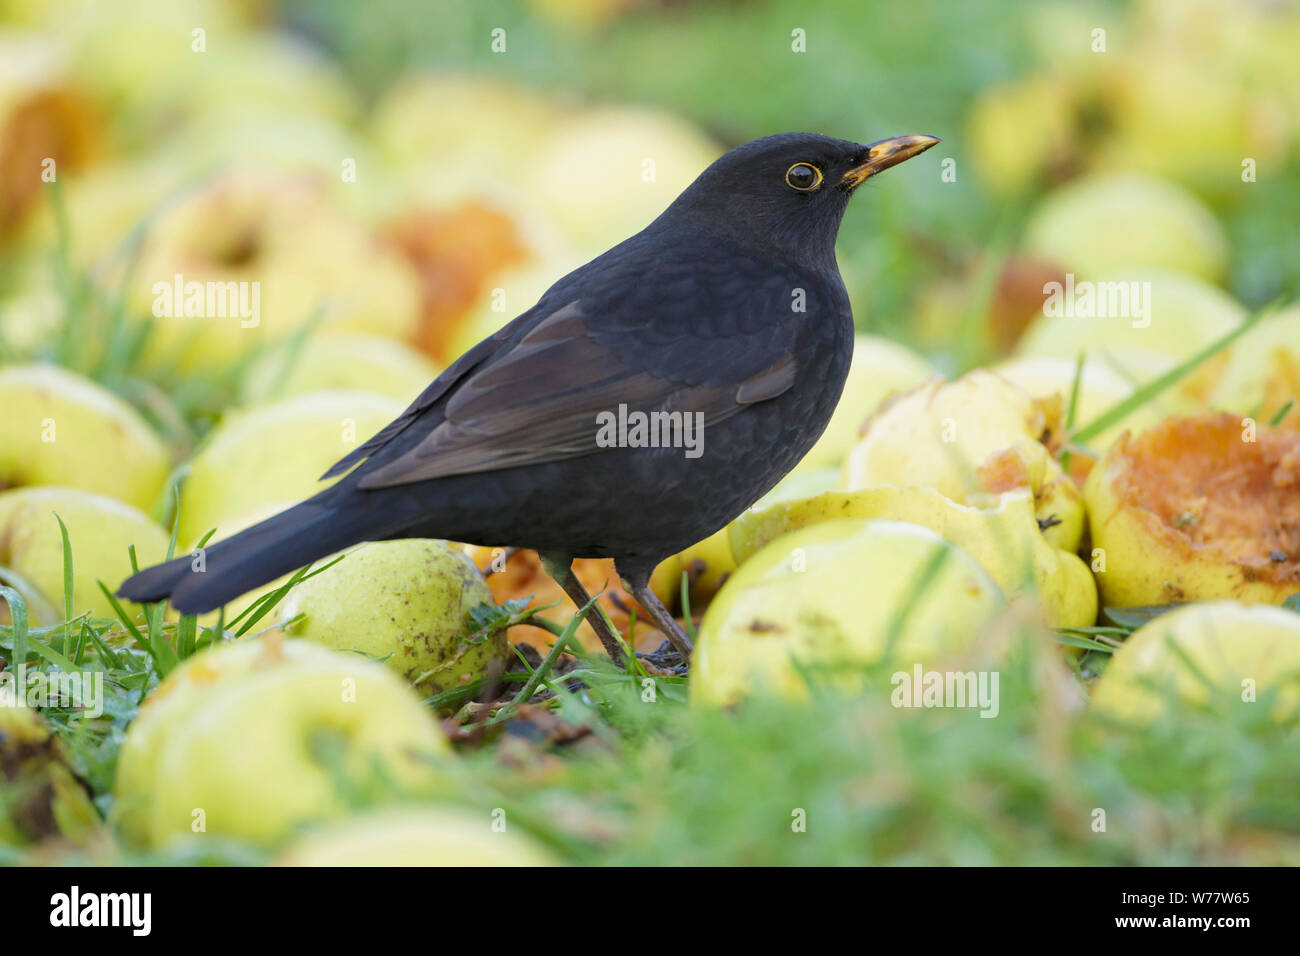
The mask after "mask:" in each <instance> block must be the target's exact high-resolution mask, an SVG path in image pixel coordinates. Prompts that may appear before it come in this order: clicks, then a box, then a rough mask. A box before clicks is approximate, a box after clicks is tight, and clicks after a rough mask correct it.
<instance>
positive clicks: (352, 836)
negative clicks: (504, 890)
mask: <svg viewBox="0 0 1300 956" xmlns="http://www.w3.org/2000/svg"><path fill="white" fill-rule="evenodd" d="M498 819H503V818H500V817H497V816H493V815H492V814H489V813H473V812H471V811H469V810H466V809H460V808H452V807H410V808H406V807H395V808H389V809H383V810H377V811H374V812H372V813H368V814H364V815H362V816H357V817H350V818H348V819H347V820H342V821H339V822H338V823H329V824H324V825H322V826H320V827H318V828H316V829H313V830H312V831H311V832H309V833H308V834H307V835H306V836H304V837H303V838H302V839H301V840H299V841H298V842H296V843H294V844H293V845H291V846H290V847H289V848H288V849H287V850H286V851H285V852H284V854H283V855H282V856H281V857H280V858H279V861H278V862H279V865H280V866H349V867H351V866H364V867H369V866H555V865H557V862H558V861H557V860H556V859H555V858H554V857H553V856H552V855H551V854H550V853H548V852H547V851H546V850H544V849H543V848H542V847H540V846H538V845H537V844H536V843H535V842H534V841H533V840H532V839H530V838H529V837H526V836H522V835H520V834H518V833H517V832H515V831H513V830H509V829H498V828H497V827H496V821H497V820H498ZM507 826H508V824H507Z"/></svg>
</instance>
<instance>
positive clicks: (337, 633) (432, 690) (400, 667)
mask: <svg viewBox="0 0 1300 956" xmlns="http://www.w3.org/2000/svg"><path fill="white" fill-rule="evenodd" d="M492 603H493V601H492V592H491V590H490V589H489V588H488V586H487V583H486V582H485V581H484V580H483V577H482V575H480V574H479V571H478V568H476V567H475V566H474V563H473V562H472V561H470V559H469V558H468V557H467V556H466V555H465V553H464V552H462V551H460V550H457V549H456V548H454V547H452V546H451V545H449V544H447V542H445V541H429V540H423V539H419V538H410V539H405V540H401V541H375V542H371V543H369V544H364V545H362V546H361V547H359V548H356V549H355V550H352V551H349V552H347V554H346V556H345V557H344V558H343V559H342V560H341V561H339V562H338V563H337V564H335V565H333V566H332V567H328V568H326V569H325V570H323V571H321V572H320V573H319V574H316V575H313V576H312V577H309V578H307V579H306V580H304V581H302V582H301V583H299V584H297V585H295V586H294V588H293V590H292V591H290V592H289V594H288V595H287V596H286V597H285V599H284V600H283V601H281V602H280V604H279V607H278V608H277V610H276V617H277V618H278V619H279V620H281V621H283V622H285V623H284V625H283V629H284V632H285V634H286V635H288V636H289V637H293V638H301V639H303V640H307V641H312V642H314V643H317V644H323V645H325V646H326V647H333V648H336V649H338V650H354V651H361V652H363V653H365V654H369V655H371V656H372V657H376V658H380V659H382V660H384V662H385V663H386V664H387V665H388V666H389V667H391V668H392V669H393V670H395V671H396V672H397V673H399V674H401V675H402V678H403V679H404V680H406V681H409V682H410V683H412V684H414V685H415V686H416V687H417V688H418V689H419V691H420V692H421V693H422V694H437V693H441V692H442V691H446V690H452V689H454V688H457V687H462V686H464V685H465V684H468V683H470V682H471V681H473V680H476V679H478V678H482V677H485V676H487V675H488V673H489V671H490V670H491V669H492V668H493V667H494V666H500V665H503V664H504V663H505V662H506V657H507V655H508V653H509V651H508V650H507V648H506V635H505V632H504V631H498V632H496V633H491V634H486V635H477V638H476V636H475V634H474V633H473V629H472V628H471V626H470V624H469V623H468V621H467V615H468V614H469V612H470V611H472V610H473V609H474V608H476V607H478V605H480V604H489V605H490V604H492ZM299 615H301V617H300V618H299V619H298V620H296V621H295V620H293V619H294V618H298V617H299Z"/></svg>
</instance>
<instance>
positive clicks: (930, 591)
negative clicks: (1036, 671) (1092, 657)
mask: <svg viewBox="0 0 1300 956" xmlns="http://www.w3.org/2000/svg"><path fill="white" fill-rule="evenodd" d="M867 587H869V592H866V593H865V595H864V588H867ZM864 596H865V597H866V599H865V600H864ZM1004 604H1005V602H1004V599H1003V596H1002V593H1001V592H1000V591H999V589H998V586H997V585H996V584H995V583H994V582H993V580H992V578H990V577H989V575H988V573H987V572H986V571H985V570H984V569H983V568H981V567H980V566H979V564H978V563H977V562H976V561H975V559H974V558H972V557H971V556H970V555H969V554H967V553H966V552H965V551H963V550H962V549H960V548H958V547H957V546H956V545H953V544H952V543H951V542H949V541H946V540H944V539H943V538H942V537H940V536H939V535H938V534H936V533H935V532H933V531H931V530H930V529H929V528H923V527H921V526H920V525H915V524H905V523H903V522H898V521H868V520H863V519H855V518H842V519H835V520H831V521H823V522H819V523H817V524H814V525H812V526H811V527H807V528H803V529H801V530H799V531H795V532H792V533H791V534H787V535H782V536H781V537H779V538H777V539H776V540H775V541H772V542H771V543H770V544H768V545H767V546H766V547H764V548H763V549H761V550H760V551H759V552H758V553H757V554H755V555H754V556H753V557H751V558H750V559H749V560H748V561H746V562H745V563H744V564H742V565H741V566H740V568H739V570H737V571H736V573H735V574H733V575H732V576H731V577H730V579H728V581H727V583H726V584H724V585H723V587H722V590H721V591H719V592H718V594H717V596H716V597H715V598H714V599H713V602H712V603H711V604H710V605H709V609H708V611H707V612H706V613H705V615H704V621H703V622H702V623H701V625H700V637H699V643H698V646H697V647H696V650H695V656H694V659H693V661H692V666H691V685H690V693H691V701H692V703H695V704H702V705H718V706H727V705H730V704H734V703H736V702H737V701H739V700H741V699H743V698H746V697H750V696H752V695H754V694H761V693H775V694H778V695H780V696H785V697H794V698H800V697H803V696H805V695H806V694H807V693H808V691H809V687H808V679H807V677H806V675H808V674H811V675H812V677H813V679H814V680H824V681H825V682H826V683H827V684H828V685H831V686H840V687H845V688H849V689H852V688H855V687H860V686H861V685H862V682H863V670H864V668H868V667H870V666H872V665H874V664H877V663H880V662H882V661H885V660H887V661H888V663H889V664H890V665H891V666H896V669H897V670H900V671H909V672H910V671H911V670H912V668H913V666H914V665H916V664H923V665H927V666H928V665H930V664H932V663H936V662H938V661H940V660H942V659H944V658H946V657H951V656H954V655H959V654H963V653H967V652H972V651H974V649H975V648H976V645H977V644H978V643H979V640H980V636H981V635H982V634H983V633H984V632H985V630H986V628H987V627H988V625H989V624H990V623H991V622H992V621H993V619H994V618H995V616H996V615H997V614H998V613H999V611H1000V610H1001V609H1002V608H1003V606H1004Z"/></svg>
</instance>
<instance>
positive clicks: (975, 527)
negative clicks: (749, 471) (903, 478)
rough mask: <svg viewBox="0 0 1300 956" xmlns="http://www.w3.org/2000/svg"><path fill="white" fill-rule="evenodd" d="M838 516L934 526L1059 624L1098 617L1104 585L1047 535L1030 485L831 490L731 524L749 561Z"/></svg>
mask: <svg viewBox="0 0 1300 956" xmlns="http://www.w3.org/2000/svg"><path fill="white" fill-rule="evenodd" d="M837 518H883V519H888V520H891V521H906V522H909V523H911V524H917V525H921V526H922V527H925V528H929V529H930V530H931V531H934V532H937V533H938V534H941V535H943V537H944V538H946V539H947V540H948V541H951V542H952V543H953V544H955V545H957V546H958V547H960V548H962V549H963V550H964V551H966V552H967V553H968V554H970V556H971V557H973V558H974V559H975V560H976V561H978V562H979V563H980V566H981V567H983V568H984V570H985V571H987V572H988V573H989V575H990V576H991V577H992V578H993V580H994V581H995V582H996V583H997V585H998V586H999V587H1000V588H1001V589H1002V591H1003V593H1004V594H1006V595H1007V596H1008V597H1009V598H1014V597H1017V596H1021V595H1028V596H1031V597H1035V598H1037V599H1038V600H1039V601H1040V602H1041V603H1042V606H1043V609H1044V612H1045V615H1046V619H1047V621H1048V623H1049V624H1051V625H1052V626H1054V627H1091V626H1092V625H1093V624H1095V623H1096V621H1097V586H1096V584H1095V583H1094V582H1093V579H1092V574H1091V572H1090V571H1089V570H1088V566H1087V565H1086V564H1084V563H1083V561H1082V560H1080V559H1079V556H1078V555H1076V554H1074V553H1072V552H1069V551H1063V550H1061V549H1060V548H1056V547H1053V546H1052V545H1051V544H1049V543H1048V542H1047V541H1046V539H1045V538H1044V537H1043V534H1042V532H1041V531H1040V529H1039V527H1038V522H1037V520H1036V518H1035V516H1034V501H1033V497H1032V496H1031V494H1030V492H1029V490H1028V489H1027V488H1018V489H1015V490H1013V491H1008V492H1005V493H1004V494H1001V495H999V496H997V497H996V498H994V499H993V500H992V501H990V502H987V503H985V504H983V505H982V506H980V507H973V506H970V505H960V504H957V503H956V502H954V501H951V500H949V499H948V498H945V497H944V496H943V495H942V494H940V493H939V492H938V491H935V490H934V489H933V488H895V487H884V488H873V489H869V490H865V491H827V492H824V493H822V494H820V495H816V496H814V497H810V498H804V499H801V500H791V501H782V502H779V503H776V504H772V505H768V506H767V507H764V508H754V509H751V510H750V511H747V512H746V513H745V514H743V515H741V516H740V517H739V518H737V519H736V520H735V521H733V522H732V523H731V524H730V525H729V526H728V528H727V531H728V535H729V538H730V544H731V551H732V553H733V554H734V555H735V558H736V560H737V561H738V562H739V563H740V564H741V566H742V567H743V566H744V564H745V562H747V561H748V560H749V559H750V558H751V557H753V556H754V555H755V554H757V553H758V552H760V551H761V550H762V549H763V548H764V547H766V546H767V545H768V544H770V543H771V542H772V541H775V540H776V539H777V538H780V537H781V536H782V535H786V534H789V533H791V532H792V531H797V530H799V529H801V528H806V527H809V526H811V525H816V524H819V523H821V522H823V521H830V520H834V519H837Z"/></svg>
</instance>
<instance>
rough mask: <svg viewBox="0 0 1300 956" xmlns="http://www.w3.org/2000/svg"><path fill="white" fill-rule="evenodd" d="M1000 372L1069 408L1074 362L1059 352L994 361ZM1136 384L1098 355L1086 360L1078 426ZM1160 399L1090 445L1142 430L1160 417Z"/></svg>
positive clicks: (1106, 445) (1125, 395) (1076, 412)
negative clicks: (1053, 354) (1125, 432)
mask: <svg viewBox="0 0 1300 956" xmlns="http://www.w3.org/2000/svg"><path fill="white" fill-rule="evenodd" d="M992 371H994V372H997V373H998V374H999V375H1001V376H1002V377H1003V378H1005V379H1006V380H1007V381H1008V382H1010V383H1011V384H1012V385H1016V386H1018V387H1020V388H1022V389H1024V390H1025V391H1026V392H1027V393H1029V394H1030V395H1032V396H1033V397H1034V398H1035V399H1039V400H1047V399H1051V398H1052V397H1053V396H1059V397H1060V402H1061V407H1062V408H1063V409H1068V408H1069V404H1070V396H1071V394H1072V393H1073V391H1074V378H1075V362H1074V361H1072V360H1070V359H1067V358H1061V357H1058V356H1050V355H1022V356H1019V357H1017V358H1011V359H1007V360H1006V361H1004V362H999V363H998V364H996V365H994V366H993V368H992ZM1133 390H1134V385H1133V383H1132V382H1131V381H1130V380H1128V379H1126V378H1125V377H1124V376H1123V375H1121V374H1120V373H1119V372H1117V371H1115V370H1114V369H1112V368H1110V367H1109V366H1107V365H1106V364H1105V363H1103V362H1102V361H1101V360H1099V359H1092V360H1091V361H1085V362H1084V363H1083V371H1082V374H1081V375H1080V376H1079V400H1078V404H1077V405H1076V406H1075V409H1074V424H1075V427H1079V426H1082V425H1087V424H1088V423H1089V422H1091V421H1093V419H1095V418H1098V417H1099V416H1100V415H1102V413H1104V412H1108V411H1110V410H1111V409H1112V408H1114V407H1115V406H1116V405H1118V404H1119V403H1120V402H1122V401H1124V400H1125V399H1127V398H1128V397H1129V396H1130V395H1132V394H1133ZM1159 407H1160V399H1159V398H1157V399H1156V400H1155V401H1152V402H1148V403H1147V404H1145V405H1143V406H1142V407H1141V408H1138V409H1137V410H1135V411H1134V412H1132V413H1130V414H1129V415H1128V416H1127V417H1126V418H1125V419H1124V420H1123V421H1121V422H1120V423H1119V424H1117V425H1114V426H1112V427H1111V428H1108V429H1106V430H1105V431H1103V432H1102V433H1101V434H1099V435H1097V436H1095V437H1094V438H1091V439H1089V441H1088V447H1089V448H1092V449H1094V450H1096V451H1099V452H1101V451H1105V450H1106V449H1107V448H1109V447H1110V445H1111V443H1112V442H1113V441H1114V440H1115V439H1116V438H1118V437H1119V435H1120V433H1122V432H1124V431H1125V430H1130V429H1131V430H1136V431H1141V430H1142V429H1144V428H1149V427H1150V426H1152V425H1154V424H1155V423H1156V422H1157V421H1159V420H1160V417H1161V416H1160V412H1159V410H1158V409H1159Z"/></svg>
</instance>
